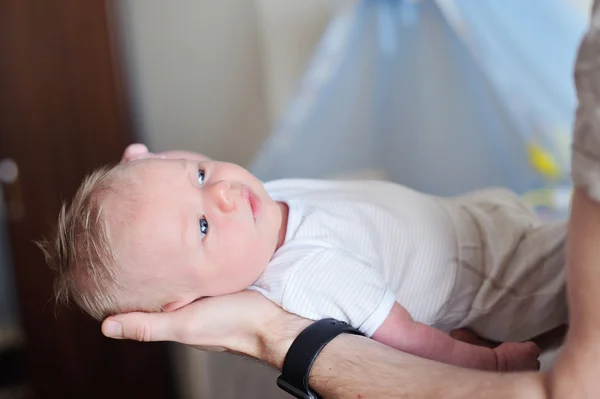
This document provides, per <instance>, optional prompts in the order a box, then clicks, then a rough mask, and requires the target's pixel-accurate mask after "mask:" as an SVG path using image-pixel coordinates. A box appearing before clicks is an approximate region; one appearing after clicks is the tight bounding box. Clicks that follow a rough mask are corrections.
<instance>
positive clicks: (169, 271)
mask: <svg viewBox="0 0 600 399" xmlns="http://www.w3.org/2000/svg"><path fill="white" fill-rule="evenodd" d="M124 167H125V168H126V171H125V173H126V175H127V177H128V178H130V179H131V180H132V181H133V183H132V184H131V185H130V186H128V187H127V188H126V190H128V191H129V190H131V192H130V193H129V194H130V195H132V197H133V200H131V201H129V200H127V199H124V198H127V196H124V197H123V196H119V195H112V196H109V197H108V198H107V200H106V203H107V204H106V206H107V207H108V208H109V212H108V213H109V214H111V215H116V216H115V217H114V220H112V221H110V222H109V223H111V235H112V237H113V238H112V240H113V241H114V242H113V244H114V245H115V246H116V247H117V253H118V256H119V264H120V268H121V271H122V272H123V274H124V277H125V281H126V283H127V284H134V285H137V284H139V285H140V288H142V289H143V287H150V286H153V287H157V288H158V290H157V292H161V294H160V295H161V298H160V299H159V300H160V302H161V305H160V306H163V307H165V310H173V309H176V308H178V307H180V306H184V305H186V304H188V303H190V302H192V301H194V300H195V299H197V298H199V297H204V296H215V295H223V294H227V293H232V292H237V291H240V290H243V289H245V288H247V287H248V286H250V285H251V284H252V283H253V282H254V281H255V280H256V279H257V278H258V277H259V276H260V274H261V273H262V272H263V270H264V269H265V267H266V266H267V264H268V262H269V261H270V259H271V257H272V256H273V253H274V252H275V250H276V249H277V246H278V243H280V242H281V241H282V239H283V237H284V235H285V223H284V222H283V220H284V216H283V214H284V212H285V205H282V204H279V203H276V202H275V201H273V200H272V199H271V198H270V197H269V195H268V194H267V192H266V190H265V189H264V187H263V185H262V183H261V182H260V181H259V180H258V179H257V178H256V177H254V176H253V175H252V174H251V173H249V172H248V171H246V170H245V169H243V168H241V167H240V166H238V165H234V164H230V163H224V162H216V161H203V162H198V161H191V160H181V159H157V158H150V159H143V160H138V161H133V162H131V163H129V164H127V165H124ZM128 180H129V179H128ZM126 184H128V183H126ZM120 209H121V211H120ZM125 209H126V210H127V211H126V212H124V211H123V210H125ZM113 222H114V223H113ZM113 231H114V233H113Z"/></svg>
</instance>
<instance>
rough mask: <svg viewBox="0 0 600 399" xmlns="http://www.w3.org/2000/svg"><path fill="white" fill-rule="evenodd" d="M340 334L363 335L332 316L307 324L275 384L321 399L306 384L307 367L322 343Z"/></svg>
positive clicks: (306, 397) (304, 397) (295, 393)
mask: <svg viewBox="0 0 600 399" xmlns="http://www.w3.org/2000/svg"><path fill="white" fill-rule="evenodd" d="M342 333H348V334H356V335H363V334H362V333H361V332H360V331H358V330H357V329H355V328H354V327H352V326H350V325H349V324H348V323H346V322H343V321H339V320H335V319H323V320H319V321H316V322H314V323H313V324H311V325H310V326H308V327H306V328H305V329H304V330H303V331H302V332H301V333H300V335H298V336H297V337H296V339H295V340H294V342H292V346H290V349H289V351H288V353H287V354H286V356H285V359H284V361H283V367H282V370H281V375H280V376H279V378H277V386H278V387H279V388H281V389H283V390H284V391H286V392H287V393H289V394H291V395H293V396H295V397H297V398H300V399H318V398H320V396H319V395H318V394H317V393H316V392H314V391H312V390H311V389H310V387H309V386H308V376H309V374H310V369H311V367H312V365H313V363H314V361H315V359H316V358H317V356H318V355H319V353H320V352H321V350H322V349H323V348H324V347H325V345H327V344H328V343H329V341H331V340H332V339H334V338H335V337H337V336H338V335H340V334H342Z"/></svg>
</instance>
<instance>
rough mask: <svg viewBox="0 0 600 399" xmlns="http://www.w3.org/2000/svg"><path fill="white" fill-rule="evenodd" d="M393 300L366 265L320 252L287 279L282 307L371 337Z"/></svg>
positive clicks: (339, 253) (377, 274) (343, 254)
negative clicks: (330, 320)
mask: <svg viewBox="0 0 600 399" xmlns="http://www.w3.org/2000/svg"><path fill="white" fill-rule="evenodd" d="M394 302H395V296H394V295H393V293H392V291H391V290H390V289H389V288H388V287H387V284H386V283H385V281H384V278H383V276H382V275H381V273H380V272H379V271H378V270H377V269H376V268H374V267H372V266H370V265H369V264H368V262H366V261H364V260H361V259H358V258H356V257H355V256H353V255H352V254H350V253H347V252H345V251H343V250H338V249H331V248H327V249H323V250H321V251H319V252H317V253H316V254H315V255H314V256H312V257H310V258H308V259H306V261H305V262H303V264H302V265H301V267H297V268H295V269H294V271H293V273H291V274H290V276H289V277H288V281H287V284H286V286H285V289H284V291H283V296H282V303H281V305H282V307H283V308H284V309H285V310H287V311H288V312H291V313H295V314H297V315H299V316H302V317H305V318H308V319H312V320H319V319H322V318H327V317H333V318H335V319H338V320H342V321H345V322H347V323H348V324H350V325H352V326H353V327H355V328H357V329H359V330H360V331H361V332H362V333H363V334H365V335H366V336H368V337H370V336H372V335H373V334H374V333H375V331H376V330H377V329H378V328H379V327H380V326H381V324H383V322H384V321H385V319H386V318H387V317H388V315H389V313H390V310H391V309H392V306H393V305H394Z"/></svg>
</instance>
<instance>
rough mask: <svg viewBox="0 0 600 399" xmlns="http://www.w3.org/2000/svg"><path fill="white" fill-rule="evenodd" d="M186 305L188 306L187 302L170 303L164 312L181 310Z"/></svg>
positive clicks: (164, 308) (163, 309) (164, 307)
mask: <svg viewBox="0 0 600 399" xmlns="http://www.w3.org/2000/svg"><path fill="white" fill-rule="evenodd" d="M185 305H187V303H186V302H185V301H174V302H169V303H167V304H166V305H165V306H163V308H162V311H163V312H172V311H174V310H177V309H181V308H182V307H184V306H185Z"/></svg>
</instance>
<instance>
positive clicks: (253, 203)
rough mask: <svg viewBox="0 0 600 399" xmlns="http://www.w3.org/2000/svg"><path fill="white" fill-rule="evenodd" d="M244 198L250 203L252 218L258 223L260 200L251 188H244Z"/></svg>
mask: <svg viewBox="0 0 600 399" xmlns="http://www.w3.org/2000/svg"><path fill="white" fill-rule="evenodd" d="M244 198H245V199H246V201H248V204H249V206H250V210H251V211H252V218H253V219H254V221H255V222H256V220H257V219H258V215H259V214H260V206H261V202H260V199H259V198H258V197H257V196H256V194H254V192H253V191H252V190H251V189H250V188H249V187H245V188H244Z"/></svg>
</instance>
